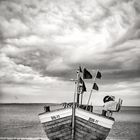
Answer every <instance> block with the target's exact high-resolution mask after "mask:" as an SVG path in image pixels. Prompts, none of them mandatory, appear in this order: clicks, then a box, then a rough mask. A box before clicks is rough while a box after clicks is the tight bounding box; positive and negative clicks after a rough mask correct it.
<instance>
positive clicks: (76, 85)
mask: <svg viewBox="0 0 140 140" xmlns="http://www.w3.org/2000/svg"><path fill="white" fill-rule="evenodd" d="M79 77H80V71H79V69H78V70H77V78H76V80H75V91H74V99H73V100H74V101H73V106H72V140H75V108H76V104H75V98H76V95H77V104H79V95H80V94H79Z"/></svg>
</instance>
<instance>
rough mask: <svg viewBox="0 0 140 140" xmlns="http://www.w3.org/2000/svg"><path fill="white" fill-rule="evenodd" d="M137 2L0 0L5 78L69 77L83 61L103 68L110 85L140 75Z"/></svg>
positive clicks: (42, 79) (0, 47)
mask: <svg viewBox="0 0 140 140" xmlns="http://www.w3.org/2000/svg"><path fill="white" fill-rule="evenodd" d="M139 4H140V3H139V2H138V1H135V0H131V1H129V0H118V1H116V0H106V1H104V0H98V1H90V0H83V1H78V0H72V1H67V2H66V1H65V0H60V1H57V0H53V1H45V0H42V1H38V0H35V1H32V0H29V1H25V0H23V1H18V0H14V1H1V2H0V20H1V23H0V54H1V55H0V57H1V60H0V61H1V63H0V66H1V70H0V78H1V83H3V84H4V83H6V84H8V83H9V84H12V83H13V84H21V85H22V84H23V85H24V84H26V83H30V84H36V85H37V84H38V85H41V84H44V83H45V84H46V83H48V85H49V84H50V85H51V83H53V84H56V83H57V82H58V83H61V82H62V81H65V82H66V81H68V80H69V79H70V78H73V77H74V74H75V73H74V70H75V69H76V68H75V67H77V66H78V65H79V64H81V65H82V66H86V67H88V69H89V70H95V69H100V70H102V73H103V74H104V75H105V76H104V78H105V79H104V80H105V81H106V82H105V85H106V86H110V85H108V84H110V83H111V81H113V82H114V83H118V82H126V81H128V80H130V81H131V80H132V79H133V80H134V81H135V80H139V78H140V75H139V70H140V67H139V66H140V63H139V59H140V53H139V52H140V50H139V44H140V42H139V37H140V30H139V29H140V26H139V23H140V12H139V11H140V10H139V6H138V5H139ZM53 84H52V85H53ZM63 84H64V83H63ZM50 85H49V86H50ZM65 86H66V85H65V84H64V87H65ZM66 87H67V86H66ZM33 91H34V90H33ZM110 91H112V90H110ZM125 92H126V91H125ZM137 92H138V89H137Z"/></svg>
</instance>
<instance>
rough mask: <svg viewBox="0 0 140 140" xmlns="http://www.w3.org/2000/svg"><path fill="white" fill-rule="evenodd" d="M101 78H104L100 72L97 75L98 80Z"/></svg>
mask: <svg viewBox="0 0 140 140" xmlns="http://www.w3.org/2000/svg"><path fill="white" fill-rule="evenodd" d="M101 77H102V75H101V72H99V71H98V72H97V75H96V78H98V79H101Z"/></svg>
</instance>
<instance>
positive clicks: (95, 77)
mask: <svg viewBox="0 0 140 140" xmlns="http://www.w3.org/2000/svg"><path fill="white" fill-rule="evenodd" d="M97 73H98V70H97V72H96V75H95V76H94V79H93V82H95V81H96V76H97ZM92 92H93V89H91V91H90V95H89V98H88V101H87V106H88V105H89V101H90V99H91V95H92Z"/></svg>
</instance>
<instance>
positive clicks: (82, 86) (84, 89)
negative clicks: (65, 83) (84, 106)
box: [79, 77, 87, 92]
mask: <svg viewBox="0 0 140 140" xmlns="http://www.w3.org/2000/svg"><path fill="white" fill-rule="evenodd" d="M79 84H80V88H81V91H82V92H84V91H87V90H86V86H85V82H84V81H83V80H82V78H81V77H80V78H79Z"/></svg>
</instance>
